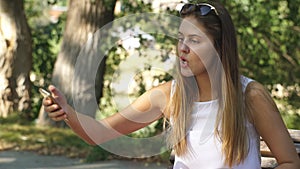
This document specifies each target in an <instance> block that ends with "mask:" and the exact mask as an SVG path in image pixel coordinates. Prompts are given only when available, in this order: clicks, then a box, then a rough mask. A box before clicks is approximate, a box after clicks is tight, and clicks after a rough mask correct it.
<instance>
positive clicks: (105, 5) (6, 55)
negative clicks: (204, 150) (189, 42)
mask: <svg viewBox="0 0 300 169" xmlns="http://www.w3.org/2000/svg"><path fill="white" fill-rule="evenodd" d="M180 2H182V1H179V0H152V1H150V0H39V1H36V0H14V1H11V0H1V1H0V98H1V99H0V150H7V149H18V150H33V151H36V152H38V153H41V154H50V155H51V154H58V155H65V156H68V157H80V158H83V159H85V161H97V160H104V159H110V158H122V157H118V156H116V155H113V154H110V153H109V152H107V151H105V150H103V149H101V148H100V147H91V146H89V145H87V144H86V143H84V142H83V141H82V140H80V139H79V138H78V137H77V136H75V135H74V134H73V133H72V132H71V131H70V129H68V128H67V127H66V126H65V124H64V123H57V122H53V121H51V120H49V119H48V118H47V116H46V114H45V112H43V109H42V107H41V101H42V97H41V95H40V94H39V93H38V88H39V87H43V88H46V87H47V86H48V85H49V84H54V85H56V86H57V87H58V88H59V89H61V91H62V92H63V93H64V94H65V95H66V97H67V99H68V101H69V103H70V104H71V105H72V104H73V100H72V90H71V82H72V79H73V77H74V68H75V64H76V59H77V57H78V56H79V53H80V52H81V51H82V48H83V46H84V45H85V44H86V41H87V39H88V38H90V37H91V36H92V35H93V33H94V32H96V31H97V30H98V29H100V28H102V27H103V26H104V25H106V24H108V23H111V22H112V21H114V20H116V19H120V18H122V17H125V16H129V15H131V14H135V15H137V14H139V13H146V12H153V13H163V14H172V15H176V16H178V11H177V9H176V6H177V5H178V3H180ZM184 2H188V1H184ZM189 2H193V1H189ZM220 2H222V3H223V4H224V5H225V6H226V8H227V9H228V10H229V12H230V14H231V16H232V19H233V21H234V24H235V26H236V34H237V37H238V43H239V54H240V59H241V68H242V74H244V75H246V76H249V77H250V78H253V79H255V80H257V81H259V82H261V83H262V84H264V85H265V87H266V88H267V89H268V90H269V91H270V93H271V95H272V97H273V98H274V100H275V101H276V103H277V105H278V108H279V110H280V112H281V114H282V117H283V119H284V121H285V124H286V125H287V127H288V128H290V129H300V99H299V98H300V86H299V83H300V48H299V47H300V25H299V23H300V15H299V13H300V9H299V4H300V0H279V1H267V0H257V1H250V0H234V1H227V0H220ZM158 17H159V16H158ZM160 19H162V18H157V20H158V21H159V20H160ZM147 22H148V21H147V19H146V18H145V21H144V23H145V24H144V27H147ZM160 24H161V23H160ZM163 24H164V25H166V26H168V28H173V29H174V30H168V31H171V32H172V31H175V32H176V29H177V27H176V26H177V25H176V23H174V22H173V21H172V20H164V23H163ZM141 27H142V26H139V25H138V26H137V25H135V24H134V23H124V24H120V25H118V27H117V29H116V30H115V31H113V32H114V34H111V36H109V37H111V39H110V41H111V42H115V41H116V42H118V43H116V45H115V46H113V47H111V48H108V49H107V50H106V53H105V57H104V58H103V59H102V62H101V63H100V64H99V67H98V70H97V75H96V77H95V79H96V82H95V84H92V87H93V89H94V90H95V94H96V96H95V97H96V99H97V101H98V103H99V110H95V111H94V112H93V113H90V114H88V115H89V116H91V117H93V118H104V117H106V116H108V115H111V114H112V113H115V112H116V111H118V109H120V108H122V107H124V106H126V103H128V100H129V102H130V101H131V100H133V99H134V98H135V97H137V96H139V95H140V94H141V93H143V92H144V91H146V90H147V89H149V88H151V87H152V86H155V85H158V84H160V83H163V82H166V81H168V80H170V79H172V73H170V72H171V70H172V63H173V62H174V58H175V54H176V51H175V46H174V45H175V44H176V41H177V40H176V38H174V37H171V36H167V35H163V34H161V33H155V32H152V33H147V32H144V31H143V29H142V28H141ZM114 28H115V27H114ZM149 59H150V60H149ZM87 62H92V60H89V59H88V58H87ZM147 63H156V64H155V65H156V66H153V64H147ZM125 65H127V67H126V66H125ZM128 65H129V67H128ZM158 65H161V66H158ZM126 72H127V74H126ZM124 77H126V78H124ZM128 78H129V81H126V83H124V79H125V80H127V79H128ZM78 85H79V86H77V87H79V88H81V87H82V88H84V87H85V86H80V84H78ZM81 85H82V84H81ZM78 97H79V98H82V99H84V100H85V101H86V102H89V101H90V100H89V99H88V97H87V96H86V95H85V94H84V93H81V94H80V96H78ZM124 99H125V100H126V101H124ZM82 113H84V112H82ZM162 124H163V122H162V121H158V122H155V123H153V124H152V125H150V126H149V127H146V128H144V129H141V130H139V131H137V132H135V133H133V134H131V135H130V137H150V136H153V135H157V134H158V133H160V132H162V130H163V125H162ZM274 125H276V124H274ZM168 154H169V152H168V151H167V152H165V150H162V153H161V154H160V155H158V156H155V157H153V158H152V160H158V161H166V160H167V159H168Z"/></svg>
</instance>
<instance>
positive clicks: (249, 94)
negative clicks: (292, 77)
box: [43, 3, 300, 169]
mask: <svg viewBox="0 0 300 169" xmlns="http://www.w3.org/2000/svg"><path fill="white" fill-rule="evenodd" d="M180 14H181V17H182V19H183V20H182V22H181V25H180V27H179V33H178V46H177V50H178V51H177V53H178V59H177V60H178V66H177V71H178V73H177V75H176V77H175V78H174V80H173V81H171V82H167V83H164V84H162V85H160V86H158V87H155V88H153V89H151V90H149V91H147V92H146V93H144V94H143V95H142V96H140V97H139V98H138V99H137V100H136V101H134V102H133V103H132V104H131V105H129V106H128V107H127V108H125V109H124V110H122V111H120V112H118V113H116V114H114V115H112V116H110V117H107V118H105V119H103V120H101V121H96V120H94V119H92V118H90V117H87V116H85V115H83V114H80V113H77V112H75V110H74V109H73V108H72V107H71V106H70V105H68V104H67V102H66V99H65V98H64V96H63V95H62V94H61V93H60V92H59V90H58V89H56V88H55V87H54V86H49V90H50V91H51V93H52V95H53V97H54V98H55V102H53V101H52V100H51V99H50V98H45V99H44V101H43V105H44V106H45V111H46V112H49V113H48V115H49V117H50V118H52V119H53V120H55V121H60V120H65V122H66V123H67V124H68V125H69V126H70V127H71V128H72V129H73V130H74V132H75V133H76V134H77V135H79V136H80V137H81V138H82V139H84V140H85V141H86V142H88V143H90V144H93V145H95V144H101V143H104V142H106V141H108V140H111V139H113V138H116V137H118V136H121V135H126V134H129V133H131V132H133V131H136V130H138V129H140V128H143V127H145V126H147V125H149V124H150V123H152V122H153V121H155V120H157V119H160V118H162V117H164V118H166V119H167V120H168V121H169V122H170V128H169V131H168V133H169V135H168V138H167V143H168V144H169V145H170V147H171V148H173V149H174V151H175V154H176V156H175V164H174V168H175V169H201V168H203V169H216V168H234V169H258V168H261V167H260V151H259V138H260V136H261V137H262V138H263V139H264V140H265V142H266V143H267V145H268V146H269V148H270V149H271V151H272V153H273V155H274V156H275V158H276V160H277V162H278V167H276V168H278V169H281V168H282V169H299V168H300V162H299V157H298V155H297V153H296V151H295V148H294V145H293V142H292V140H291V138H290V136H289V133H288V131H287V129H286V127H285V125H284V123H283V121H282V119H281V116H280V114H279V112H278V109H277V107H276V105H275V103H274V102H273V100H272V98H271V97H270V95H269V94H268V92H267V91H266V90H265V88H264V87H263V86H262V85H261V84H259V83H258V82H256V81H254V80H252V79H249V78H247V77H244V76H241V75H240V74H239V59H238V52H237V42H236V36H235V29H234V26H233V23H232V20H231V17H230V15H229V13H228V12H227V10H226V9H225V8H224V7H223V6H221V5H218V4H214V5H211V4H207V3H198V4H185V5H184V6H183V7H182V9H181V11H180ZM83 125H84V126H83ZM274 131H275V132H274Z"/></svg>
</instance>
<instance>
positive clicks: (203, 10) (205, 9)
mask: <svg viewBox="0 0 300 169" xmlns="http://www.w3.org/2000/svg"><path fill="white" fill-rule="evenodd" d="M199 9H200V12H201V15H203V16H204V15H207V14H208V13H209V12H210V11H211V7H209V6H205V5H202V6H200V8H199Z"/></svg>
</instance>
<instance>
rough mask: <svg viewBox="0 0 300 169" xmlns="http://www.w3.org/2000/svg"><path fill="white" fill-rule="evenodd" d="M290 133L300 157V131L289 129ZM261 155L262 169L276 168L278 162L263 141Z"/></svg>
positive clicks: (261, 141) (261, 142)
mask: <svg viewBox="0 0 300 169" xmlns="http://www.w3.org/2000/svg"><path fill="white" fill-rule="evenodd" d="M288 131H289V133H290V135H291V137H292V139H293V141H294V145H295V148H296V151H297V153H298V156H299V157H300V130H292V129H289V130H288ZM260 153H261V167H262V169H271V168H275V167H276V165H277V163H276V160H275V158H274V156H273V155H272V152H271V151H270V149H269V148H268V146H267V145H266V143H265V142H264V140H263V139H261V140H260Z"/></svg>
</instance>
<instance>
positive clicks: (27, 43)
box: [0, 0, 32, 117]
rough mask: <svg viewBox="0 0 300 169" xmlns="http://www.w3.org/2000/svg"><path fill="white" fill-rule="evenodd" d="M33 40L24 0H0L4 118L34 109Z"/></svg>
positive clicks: (0, 84)
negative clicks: (31, 79)
mask: <svg viewBox="0 0 300 169" xmlns="http://www.w3.org/2000/svg"><path fill="white" fill-rule="evenodd" d="M31 45H32V39H31V34H30V29H29V26H28V24H27V19H26V16H25V12H24V4H23V1H22V0H15V1H11V0H1V1H0V116H1V117H8V116H9V115H10V114H12V113H13V112H16V111H18V112H21V113H23V114H22V117H29V111H30V110H31V102H30V97H31V92H30V90H31V82H30V78H29V74H30V70H31V67H32V46H31Z"/></svg>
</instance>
